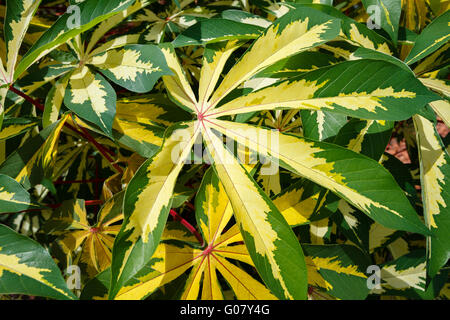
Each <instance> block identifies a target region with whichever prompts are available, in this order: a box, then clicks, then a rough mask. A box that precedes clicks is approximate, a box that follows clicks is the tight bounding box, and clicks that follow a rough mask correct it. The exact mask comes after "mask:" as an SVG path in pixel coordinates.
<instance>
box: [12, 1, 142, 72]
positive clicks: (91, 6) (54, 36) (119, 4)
mask: <svg viewBox="0 0 450 320" xmlns="http://www.w3.org/2000/svg"><path fill="white" fill-rule="evenodd" d="M132 3H134V0H86V1H84V2H82V3H80V4H79V5H78V8H79V10H80V16H79V17H80V20H79V22H80V25H79V26H77V27H76V28H74V24H75V22H76V21H75V20H74V16H73V12H72V11H71V12H67V13H65V14H64V15H62V16H61V17H60V18H59V19H58V20H57V21H56V22H55V23H54V24H53V25H52V26H51V27H50V28H49V29H48V30H47V31H46V32H44V34H43V35H42V36H41V37H40V38H39V40H37V42H36V43H34V45H33V46H32V47H31V48H30V49H29V50H28V52H27V53H26V54H25V55H24V56H23V57H22V59H21V60H20V62H19V64H18V65H17V67H16V69H15V72H14V80H16V79H18V78H19V76H20V75H22V73H23V72H25V70H27V69H28V67H29V66H30V65H32V64H33V63H34V62H36V61H37V60H39V59H40V58H42V57H43V56H45V55H46V54H48V53H49V52H51V51H52V50H53V49H55V48H56V47H58V46H60V45H61V44H64V43H66V42H67V41H68V40H70V39H72V38H74V37H75V36H77V35H79V34H80V33H82V32H84V31H86V30H88V29H90V28H92V27H93V26H95V25H96V24H98V23H99V22H101V21H103V20H105V19H108V18H110V17H112V16H114V15H116V14H118V13H119V12H121V11H122V10H124V9H126V8H127V7H129V6H130V5H131V4H132Z"/></svg>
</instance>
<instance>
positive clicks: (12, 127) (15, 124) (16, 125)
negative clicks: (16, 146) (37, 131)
mask: <svg viewBox="0 0 450 320" xmlns="http://www.w3.org/2000/svg"><path fill="white" fill-rule="evenodd" d="M38 122H39V120H38V119H36V118H6V119H5V120H4V122H3V127H2V129H1V130H0V140H6V139H9V138H12V137H15V136H17V135H20V134H22V133H24V132H27V131H28V130H30V129H31V128H33V127H34V126H36V125H37V124H38Z"/></svg>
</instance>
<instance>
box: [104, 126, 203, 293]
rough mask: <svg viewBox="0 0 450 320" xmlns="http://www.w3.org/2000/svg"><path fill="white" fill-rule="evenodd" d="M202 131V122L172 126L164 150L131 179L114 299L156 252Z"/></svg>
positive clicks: (118, 242) (115, 254) (116, 257)
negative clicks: (182, 174) (179, 182)
mask: <svg viewBox="0 0 450 320" xmlns="http://www.w3.org/2000/svg"><path fill="white" fill-rule="evenodd" d="M199 133H200V131H199V127H198V123H181V124H176V125H174V126H172V127H171V128H170V129H169V130H168V131H167V132H166V135H165V140H164V143H163V146H162V148H161V149H160V151H159V152H158V153H156V154H155V155H154V156H153V157H152V158H150V159H148V160H147V161H146V162H145V163H144V164H143V165H142V166H141V167H140V169H139V170H138V172H136V174H135V176H134V177H133V179H132V180H131V181H130V183H129V185H128V187H127V190H126V193H125V200H124V215H125V218H124V223H123V226H122V229H121V230H120V232H119V234H118V236H117V238H116V241H115V244H114V249H113V261H112V267H111V269H112V276H113V278H112V279H113V282H112V284H111V291H110V297H111V298H114V297H115V296H116V294H117V292H118V290H119V289H120V288H121V287H122V286H123V285H124V284H125V283H126V282H127V281H128V280H129V279H131V278H132V277H133V276H134V275H135V274H136V272H138V271H139V270H141V269H142V268H143V267H144V266H145V265H146V264H147V263H148V261H149V260H150V258H151V257H152V255H153V253H154V252H155V250H156V247H157V245H158V243H159V239H160V238H161V235H162V232H163V230H164V225H165V223H166V220H167V216H168V214H169V210H170V207H171V198H172V193H173V190H174V187H175V182H176V179H177V177H178V174H179V173H180V171H181V168H182V166H183V163H184V161H185V159H186V158H187V157H188V156H189V155H190V150H191V148H192V146H193V144H194V142H195V140H196V138H197V136H198V134H199ZM143 252H144V254H142V253H143Z"/></svg>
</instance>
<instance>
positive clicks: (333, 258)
mask: <svg viewBox="0 0 450 320" xmlns="http://www.w3.org/2000/svg"><path fill="white" fill-rule="evenodd" d="M302 247H303V249H304V250H305V255H306V257H305V258H306V265H307V268H308V283H309V284H310V285H311V286H315V287H318V288H320V289H322V290H324V291H325V292H326V293H327V294H330V295H332V296H334V297H336V298H339V299H351V300H363V299H365V298H366V297H367V295H368V293H369V288H368V287H367V276H366V274H365V272H366V269H367V267H368V266H369V264H370V259H369V257H368V256H366V255H365V254H364V253H363V252H362V251H360V250H359V249H357V248H356V247H354V246H350V245H308V244H304V245H302Z"/></svg>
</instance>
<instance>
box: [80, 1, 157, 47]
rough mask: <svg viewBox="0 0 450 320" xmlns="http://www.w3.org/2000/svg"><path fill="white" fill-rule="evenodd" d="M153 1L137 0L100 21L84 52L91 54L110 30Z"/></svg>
mask: <svg viewBox="0 0 450 320" xmlns="http://www.w3.org/2000/svg"><path fill="white" fill-rule="evenodd" d="M152 2H154V0H137V1H135V2H134V3H133V4H132V5H131V6H129V7H128V8H125V10H121V11H119V12H118V14H116V15H115V16H113V17H111V18H109V19H106V20H104V21H102V22H101V23H100V24H99V25H98V26H96V27H95V30H94V32H92V35H91V38H90V39H89V44H88V46H87V47H86V52H91V51H92V49H93V48H94V46H95V45H96V44H97V43H98V41H99V40H100V39H101V38H102V37H103V36H104V35H105V34H106V33H107V32H108V31H109V30H111V29H112V28H114V27H115V26H116V25H118V24H119V23H121V22H122V21H124V20H125V19H126V18H127V17H129V16H130V15H132V14H133V13H135V12H137V11H138V10H140V9H142V8H145V7H146V6H148V5H149V4H150V3H152Z"/></svg>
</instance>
